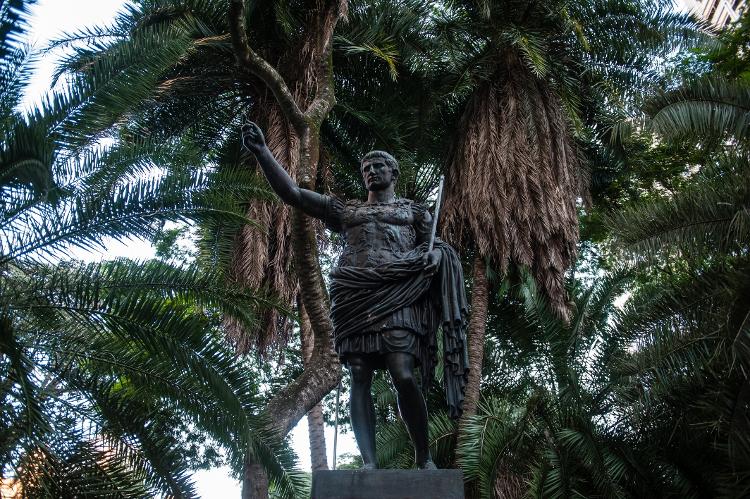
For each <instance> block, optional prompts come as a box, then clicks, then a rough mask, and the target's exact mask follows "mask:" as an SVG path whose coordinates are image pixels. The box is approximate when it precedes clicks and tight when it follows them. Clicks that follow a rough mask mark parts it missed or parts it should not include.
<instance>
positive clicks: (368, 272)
mask: <svg viewBox="0 0 750 499" xmlns="http://www.w3.org/2000/svg"><path fill="white" fill-rule="evenodd" d="M434 248H435V249H436V250H438V251H440V253H441V255H442V258H441V259H440V264H439V265H438V268H437V272H436V273H435V274H434V275H432V276H429V275H427V274H426V273H425V272H424V263H423V257H424V254H425V252H426V251H427V243H423V244H421V245H419V246H417V247H416V248H414V249H413V250H411V251H410V252H408V253H406V254H404V255H403V256H402V258H400V259H398V260H394V261H392V262H387V263H383V264H381V265H378V266H375V267H352V266H341V267H337V268H335V269H333V270H332V271H331V275H330V277H331V286H330V296H331V319H332V322H333V328H334V331H335V344H336V346H337V351H339V352H340V350H339V346H340V345H341V343H342V341H343V340H345V339H347V338H350V337H352V336H356V335H358V334H361V332H362V331H367V330H370V329H371V328H372V327H373V326H375V325H377V324H379V323H381V322H382V321H383V320H384V319H385V318H387V317H389V316H390V315H392V314H393V313H394V312H396V311H398V310H400V309H402V308H404V307H409V306H415V305H421V306H422V308H423V309H424V310H425V311H426V313H425V324H424V331H419V332H418V333H417V334H420V336H421V343H422V345H425V344H426V345H427V348H426V349H423V351H422V352H420V359H419V361H420V364H421V366H420V369H421V371H420V374H421V378H422V389H423V391H425V392H426V391H427V390H428V389H429V386H430V384H431V382H432V380H433V378H434V371H435V366H436V365H437V353H438V350H439V345H438V331H439V330H442V345H441V346H442V350H443V365H444V369H443V381H444V385H445V395H446V400H447V402H448V407H449V410H450V414H451V417H453V418H458V417H460V415H461V411H462V405H463V399H464V390H465V386H466V377H467V375H468V371H469V367H468V366H469V359H468V352H467V346H466V333H465V328H466V317H467V315H468V306H467V301H466V295H465V293H464V277H463V270H462V268H461V261H460V259H459V257H458V254H457V253H456V251H455V250H454V249H453V248H451V247H450V246H449V245H448V244H446V243H444V242H442V241H440V240H439V239H438V240H436V241H435V246H434ZM344 360H345V359H344Z"/></svg>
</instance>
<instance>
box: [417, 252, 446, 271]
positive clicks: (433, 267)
mask: <svg viewBox="0 0 750 499" xmlns="http://www.w3.org/2000/svg"><path fill="white" fill-rule="evenodd" d="M442 257H443V254H442V253H441V252H440V250H432V251H430V252H429V253H425V254H424V256H423V257H422V263H423V264H424V271H425V273H426V274H427V275H434V274H435V273H436V272H437V269H438V265H440V259H441V258H442Z"/></svg>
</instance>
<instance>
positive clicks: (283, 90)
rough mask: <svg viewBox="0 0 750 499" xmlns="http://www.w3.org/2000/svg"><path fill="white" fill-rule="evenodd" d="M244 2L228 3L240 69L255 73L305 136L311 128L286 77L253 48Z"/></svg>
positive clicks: (297, 130)
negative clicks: (246, 26)
mask: <svg viewBox="0 0 750 499" xmlns="http://www.w3.org/2000/svg"><path fill="white" fill-rule="evenodd" d="M244 20H245V1H244V0H230V2H229V32H230V34H231V36H232V46H233V47H234V55H235V57H236V58H237V63H238V64H239V65H240V67H244V68H246V69H247V70H248V71H250V72H251V73H252V74H254V75H255V76H257V77H258V78H260V79H261V80H262V81H263V83H265V84H266V86H268V88H269V89H270V90H271V92H273V95H274V97H275V98H276V101H277V102H278V103H279V106H280V107H281V111H282V112H283V113H284V117H285V118H286V119H288V120H289V122H290V123H291V124H292V126H293V127H294V129H295V131H296V132H297V133H298V134H299V135H302V133H303V131H304V130H305V129H306V128H307V127H308V124H307V120H306V119H305V115H304V114H303V113H302V111H301V110H300V108H299V106H297V101H295V100H294V96H293V95H292V92H291V91H290V90H289V87H288V86H287V85H286V83H285V82H284V78H282V76H281V75H280V74H279V72H278V71H276V69H275V68H274V67H273V66H271V65H270V64H269V63H268V62H266V60H265V59H263V58H262V57H261V56H259V55H258V54H256V53H255V52H254V51H253V49H251V48H250V43H249V41H248V39H247V32H246V31H245V23H244Z"/></svg>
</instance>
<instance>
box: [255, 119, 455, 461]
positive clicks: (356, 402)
mask: <svg viewBox="0 0 750 499" xmlns="http://www.w3.org/2000/svg"><path fill="white" fill-rule="evenodd" d="M242 143H243V145H244V146H245V147H246V148H247V149H248V150H249V151H250V152H252V153H253V154H254V155H255V157H256V159H257V160H258V163H259V164H260V166H261V168H262V169H263V172H264V174H265V175H266V178H267V179H268V181H269V183H270V185H271V187H272V188H273V190H274V191H275V192H276V193H277V194H278V195H279V197H280V198H281V199H282V200H283V201H284V202H285V203H287V204H289V205H291V206H294V207H296V208H299V209H301V210H302V211H304V212H305V213H306V214H308V215H310V216H312V217H316V218H319V219H321V220H323V221H324V222H325V223H326V225H327V226H328V227H329V228H330V229H331V230H333V231H336V232H339V233H341V234H342V236H343V238H344V241H345V245H344V250H343V253H342V254H341V257H340V258H339V261H338V266H337V267H336V268H335V269H334V270H333V271H332V272H331V276H330V278H331V288H330V295H331V320H332V322H333V327H334V332H335V347H336V351H337V352H338V354H339V356H340V357H341V360H342V362H343V363H344V365H346V366H347V367H348V368H349V371H350V373H351V380H352V388H351V398H350V400H351V406H350V409H351V421H352V427H353V429H354V435H355V438H356V440H357V445H358V446H359V450H360V453H361V454H362V459H363V461H364V468H367V469H374V468H376V467H377V462H376V458H375V408H374V405H373V401H372V394H371V385H372V377H373V371H374V370H376V369H387V370H388V372H389V374H390V376H391V379H392V380H393V384H394V386H395V387H396V391H397V395H398V406H399V410H400V412H401V417H402V419H403V420H404V422H405V423H406V427H407V430H408V432H409V435H410V436H411V439H412V442H413V444H414V449H415V462H416V464H417V467H419V468H422V469H435V465H434V463H433V462H432V459H431V457H430V450H429V441H428V435H427V407H426V405H425V401H424V396H423V391H426V390H427V388H428V387H429V384H430V381H431V379H432V376H433V371H434V368H435V364H436V359H437V350H438V342H437V331H438V329H439V328H440V329H442V331H443V345H442V346H443V352H444V353H443V355H444V357H443V359H444V365H445V369H444V383H445V392H446V398H447V402H448V406H449V408H450V411H451V415H452V416H453V417H458V416H459V415H460V413H461V405H462V402H463V390H464V385H465V379H466V374H467V372H468V359H467V353H466V336H465V333H464V326H465V319H466V315H467V305H466V297H465V295H464V287H463V272H462V270H461V263H460V260H459V258H458V255H457V254H456V252H455V251H454V250H453V248H451V247H450V246H449V245H448V244H446V243H444V242H442V241H440V240H437V241H436V242H435V246H434V248H435V249H434V250H432V251H428V240H429V238H430V228H431V222H432V217H431V215H430V212H429V211H427V209H426V208H425V207H424V206H422V205H420V204H418V203H415V202H413V201H410V200H408V199H398V198H396V196H395V183H396V180H397V178H398V174H399V169H398V163H397V162H396V160H395V159H394V158H393V157H392V156H391V155H390V154H388V153H386V152H383V151H372V152H370V153H368V154H367V155H365V157H364V158H363V159H362V163H361V172H362V178H363V180H364V182H365V186H366V187H367V190H368V196H367V201H364V202H362V201H349V202H344V201H342V200H340V199H338V198H336V197H333V196H326V195H322V194H318V193H316V192H313V191H310V190H307V189H302V188H300V187H299V186H297V184H296V183H295V182H294V181H293V180H292V179H291V178H290V177H289V175H288V174H287V173H286V171H285V170H284V168H282V167H281V165H279V164H278V162H277V161H276V159H275V158H274V157H273V155H272V154H271V151H270V150H269V149H268V147H267V146H266V143H265V138H264V137H263V133H262V132H261V130H260V128H258V126H257V125H255V124H254V123H248V124H246V125H244V126H243V127H242ZM416 367H419V368H420V374H421V376H420V378H421V384H422V390H420V387H419V383H418V382H417V378H416V377H415V376H414V369H415V368H416Z"/></svg>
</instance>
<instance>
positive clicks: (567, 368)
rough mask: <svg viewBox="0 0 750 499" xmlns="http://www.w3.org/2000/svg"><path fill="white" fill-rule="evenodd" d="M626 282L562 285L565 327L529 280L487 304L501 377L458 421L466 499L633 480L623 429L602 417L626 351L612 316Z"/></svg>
mask: <svg viewBox="0 0 750 499" xmlns="http://www.w3.org/2000/svg"><path fill="white" fill-rule="evenodd" d="M629 280H630V276H629V275H628V274H627V273H623V272H619V273H613V274H612V275H609V276H606V277H604V278H603V279H600V280H599V281H598V282H596V283H595V284H592V285H591V286H589V287H583V286H580V285H579V286H576V287H572V288H569V290H570V292H571V296H573V297H574V304H575V306H574V308H573V310H575V312H574V314H573V315H572V317H571V318H570V320H569V321H563V320H562V319H560V318H559V317H558V316H557V314H556V313H555V312H554V311H552V310H551V309H550V308H549V305H548V304H547V303H546V300H545V297H544V295H543V294H542V293H540V292H538V291H537V290H536V289H535V287H536V286H535V282H534V280H533V277H531V276H530V275H529V274H526V275H523V276H521V280H520V284H518V285H515V286H513V287H511V288H510V290H509V292H508V294H507V296H506V298H505V299H504V300H503V301H502V303H501V304H500V305H499V306H497V307H493V309H492V311H491V314H492V315H493V316H495V317H497V321H496V322H495V323H494V327H493V329H492V332H491V336H490V338H489V341H490V342H492V343H493V344H495V348H493V349H492V350H491V351H490V353H489V354H488V355H490V358H489V359H488V360H489V364H490V365H492V364H495V363H496V362H495V361H497V364H500V365H502V371H504V372H508V373H510V375H509V378H510V379H507V378H505V377H503V378H500V379H495V380H491V381H489V386H488V387H487V390H486V391H487V393H486V396H485V397H484V399H483V401H482V402H481V403H480V404H479V407H478V411H477V414H475V415H473V416H471V417H469V418H467V420H466V421H465V422H464V423H463V425H464V426H463V435H462V437H461V439H460V440H459V442H458V447H457V451H456V452H457V456H458V457H457V464H458V465H459V466H460V467H461V469H462V470H463V471H464V476H465V479H466V481H467V491H468V492H469V496H470V497H483V498H490V497H523V496H525V495H530V496H532V497H570V496H572V495H581V496H585V497H589V496H596V495H608V496H623V495H625V494H624V488H625V487H626V484H627V483H628V479H633V480H635V481H637V479H638V477H637V475H636V474H635V472H633V471H632V470H630V469H627V465H626V463H624V461H625V459H626V456H627V454H626V453H627V446H624V445H623V443H624V442H623V434H624V432H623V431H622V428H621V427H620V426H619V424H618V421H616V420H614V419H612V418H610V414H611V412H612V407H611V405H612V401H613V399H614V395H615V393H616V388H617V386H619V381H618V378H617V372H616V371H615V369H614V367H615V366H616V365H617V361H618V359H619V358H621V357H622V356H623V355H624V354H625V353H626V352H627V343H625V342H623V341H621V339H620V336H619V335H618V332H617V331H616V330H615V329H614V328H612V326H611V319H612V318H613V317H616V316H617V315H618V313H617V310H616V308H615V307H614V301H615V299H616V298H617V297H618V296H619V294H620V293H622V291H623V290H624V289H625V288H626V286H627V284H628V282H629ZM500 345H502V348H499V346H500ZM494 357H499V359H495V358H494ZM495 373H496V374H497V371H495ZM626 470H627V472H626Z"/></svg>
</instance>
